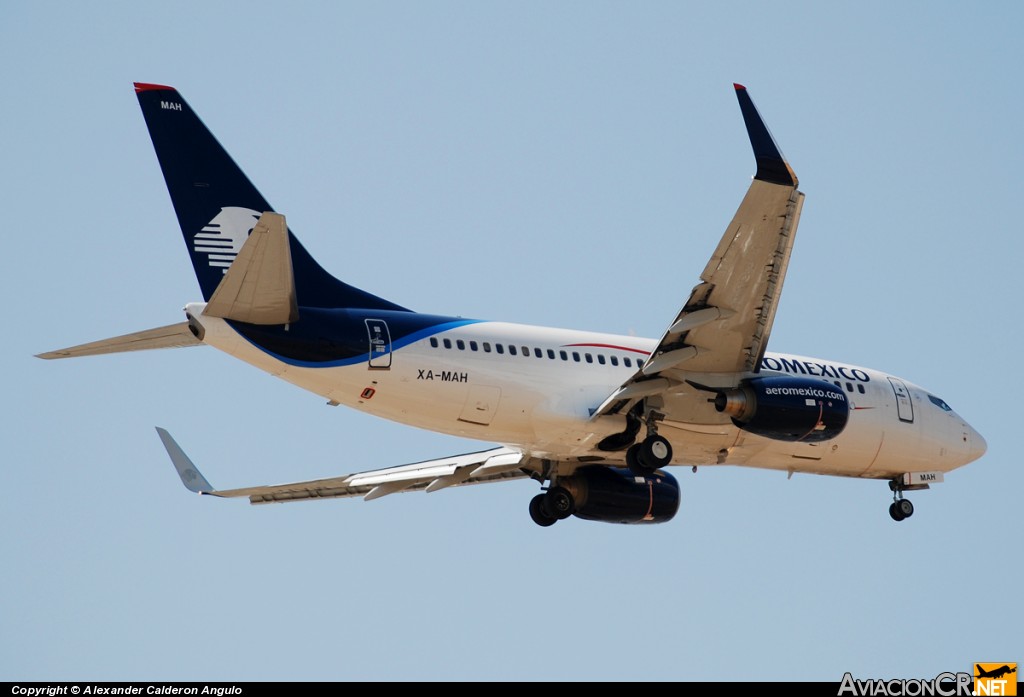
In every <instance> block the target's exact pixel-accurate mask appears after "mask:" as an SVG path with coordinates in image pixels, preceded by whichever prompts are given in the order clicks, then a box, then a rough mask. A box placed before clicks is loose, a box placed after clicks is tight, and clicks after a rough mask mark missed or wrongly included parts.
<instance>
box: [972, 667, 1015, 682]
mask: <svg viewBox="0 0 1024 697" xmlns="http://www.w3.org/2000/svg"><path fill="white" fill-rule="evenodd" d="M975 667H976V668H977V670H978V674H977V675H975V676H974V677H976V678H996V679H998V678H1001V677H1003V676H1004V675H1009V674H1010V673H1016V672H1017V668H1016V666H1014V667H1013V668H1011V667H1010V666H1009V665H1004V666H1001V667H999V668H995V669H994V670H982V669H981V668H980V667H978V666H977V665H976V666H975Z"/></svg>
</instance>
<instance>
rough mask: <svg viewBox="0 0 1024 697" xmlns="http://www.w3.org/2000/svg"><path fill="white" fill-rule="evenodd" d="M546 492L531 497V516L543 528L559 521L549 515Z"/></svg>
mask: <svg viewBox="0 0 1024 697" xmlns="http://www.w3.org/2000/svg"><path fill="white" fill-rule="evenodd" d="M544 498H545V496H544V494H537V495H536V496H534V497H533V498H532V499H530V517H531V518H532V519H533V522H535V523H536V524H537V525H539V526H541V527H542V528H546V527H550V526H552V525H554V524H555V523H556V522H558V519H557V518H554V517H552V516H550V515H548V511H547V507H546V506H545V505H544Z"/></svg>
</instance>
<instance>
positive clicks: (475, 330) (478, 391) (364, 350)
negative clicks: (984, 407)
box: [39, 83, 987, 527]
mask: <svg viewBox="0 0 1024 697" xmlns="http://www.w3.org/2000/svg"><path fill="white" fill-rule="evenodd" d="M734 89H735V94H736V97H737V99H738V101H739V106H740V112H741V115H742V118H743V121H744V124H745V126H746V130H747V135H748V137H749V140H750V143H751V147H752V149H753V152H754V159H755V163H756V173H755V174H754V177H753V181H752V182H751V184H750V188H749V190H748V191H747V193H746V195H745V197H744V198H743V200H742V202H741V203H740V205H739V208H738V209H737V211H736V214H735V216H734V217H733V219H732V221H731V222H730V223H729V225H728V227H727V228H726V232H725V234H724V235H723V236H722V238H721V240H720V242H719V243H718V246H717V248H716V249H715V250H714V252H713V254H712V255H711V258H710V260H709V261H708V263H707V266H706V267H705V269H704V271H703V273H701V274H700V278H699V279H698V283H697V284H696V286H695V287H694V288H693V290H692V291H691V292H690V294H689V296H688V297H687V298H686V300H685V302H684V303H683V306H682V309H680V311H679V312H678V313H677V314H676V316H675V317H674V318H672V320H671V321H670V322H669V323H668V324H667V327H666V329H665V331H664V333H663V334H662V335H661V337H660V338H657V339H650V338H640V337H635V336H620V335H615V334H607V333H599V332H590V331H578V330H570V329H558V328H549V327H540V326H528V325H523V324H512V323H506V322H498V321H489V320H478V319H466V318H462V317H453V316H445V315H433V314H421V313H419V312H415V311H413V310H411V309H409V308H406V307H405V306H403V305H399V304H397V303H395V302H393V301H391V300H387V299H384V298H382V297H379V296H376V295H373V294H371V293H369V292H367V291H364V290H362V289H359V288H356V287H354V286H351V285H349V284H347V283H345V282H343V281H342V280H340V279H338V278H336V277H334V276H332V275H331V274H330V273H328V272H327V271H325V270H324V269H323V267H321V266H320V265H319V264H318V263H317V262H316V261H315V260H314V259H313V257H312V255H310V253H309V252H308V251H307V250H306V249H305V247H303V246H302V244H301V243H300V242H299V240H298V239H297V238H296V237H295V236H294V235H293V234H292V232H291V230H289V228H288V225H287V222H286V220H285V217H284V216H283V215H282V214H281V213H280V212H277V211H275V210H274V208H272V207H271V206H270V204H268V203H267V201H266V200H265V199H264V198H263V196H262V195H261V194H260V193H259V191H257V189H256V188H255V186H254V185H253V184H252V183H251V182H250V181H249V179H248V178H247V177H246V175H245V174H244V173H243V172H242V170H241V169H240V168H239V167H238V165H236V164H235V162H234V161H233V160H232V159H231V157H230V156H229V155H228V153H227V152H226V151H225V150H224V148H223V147H222V146H221V145H220V143H219V142H218V141H217V140H216V138H215V137H214V136H213V135H212V134H211V132H210V131H209V130H208V129H207V128H206V126H205V125H204V124H203V122H202V121H201V120H200V119H199V117H198V116H197V115H196V113H195V112H194V111H193V110H192V108H191V107H190V106H189V105H188V103H187V102H186V101H185V100H184V98H183V97H182V96H181V94H179V92H178V91H177V90H176V89H174V88H172V87H168V86H164V85H156V84H149V83H135V91H136V95H137V97H138V100H139V104H140V106H141V108H142V113H143V116H144V118H145V121H146V125H147V126H148V129H149V134H150V137H151V139H152V141H153V146H154V148H155V150H156V155H157V159H158V160H159V163H160V167H161V169H162V171H163V175H164V178H165V180H166V183H167V187H168V191H169V193H170V197H171V202H172V204H173V207H174V211H175V213H176V215H177V218H178V223H179V226H180V228H181V232H182V234H183V235H184V239H185V244H186V247H187V248H188V252H189V255H190V257H191V260H192V265H193V269H194V271H195V274H196V278H197V280H198V281H199V286H200V290H201V292H202V296H203V302H192V303H189V304H187V305H186V306H185V308H184V312H185V321H183V322H179V323H177V324H172V325H169V326H164V327H160V328H157V329H151V330H147V331H142V332H135V333H132V334H127V335H123V336H119V337H115V338H112V339H105V340H101V341H97V342H92V343H89V344H83V345H80V346H74V347H71V348H67V349H62V350H59V351H52V352H48V353H43V354H39V357H40V358H44V359H54V358H67V357H74V356H85V355H98V354H107V353H119V352H123V351H134V350H142V349H154V348H168V347H184V346H194V345H202V344H206V345H209V346H213V347H215V348H217V349H220V350H221V351H224V352H225V353H227V354H229V355H231V356H234V357H235V358H238V359H240V360H242V361H245V362H246V363H249V364H251V365H253V366H255V367H257V368H259V369H260V370H263V371H265V372H267V373H270V374H271V375H273V376H275V377H277V378H280V379H282V380H285V381H287V382H289V383H292V384H293V385H297V386H298V387H301V388H303V389H305V390H308V391H310V392H312V393H314V394H317V395H319V396H320V397H322V398H324V399H326V400H327V402H328V404H330V405H334V406H337V405H341V404H343V405H345V406H348V407H352V408H354V409H359V410H360V411H364V412H367V413H369V414H373V415H376V416H379V417H383V418H386V419H391V420H393V421H397V422H400V423H403V424H408V425H411V426H416V427H419V428H424V429H429V430H432V431H437V432H441V433H447V434H451V435H453V436H460V437H463V438H469V439H475V440H480V441H487V442H489V443H492V444H495V445H493V447H488V448H487V449H484V450H481V451H479V452H472V453H468V454H463V455H457V456H454V457H447V458H440V459H436V460H427V461H424V462H417V463H413V464H407V465H401V466H396V467H388V468H384V469H375V470H369V471H362V472H358V473H355V474H349V475H345V476H340V477H334V478H328V479H320V480H315V481H304V482H296V483H291V484H282V485H274V486H253V487H246V488H238V489H216V488H214V487H213V486H211V485H210V483H209V482H208V481H207V479H206V478H205V477H204V476H203V475H202V474H201V473H200V472H199V470H198V469H197V468H196V466H195V464H194V463H193V462H192V461H191V460H190V459H189V457H188V456H187V455H186V454H185V452H184V451H183V450H182V448H181V447H180V446H179V445H178V444H177V443H176V442H175V440H174V439H173V438H172V437H171V435H170V434H169V433H168V432H167V431H166V430H164V429H162V428H158V429H157V432H158V434H159V437H160V439H161V441H162V443H163V445H164V447H165V449H166V450H167V453H168V455H169V456H170V459H171V461H172V463H173V464H174V466H175V468H176V470H177V472H178V474H179V476H180V478H181V480H182V483H183V484H184V485H185V487H186V488H187V489H188V490H190V491H192V492H196V493H199V494H201V495H210V496H218V497H224V498H232V497H248V498H249V501H250V502H251V503H253V504H263V503H280V502H289V501H299V500H309V499H318V498H344V497H357V496H359V497H362V498H363V499H365V500H367V501H370V500H373V499H377V498H380V497H383V496H387V495H390V494H395V493H399V492H411V491H425V492H428V493H433V492H437V491H439V490H442V489H445V488H448V487H455V486H467V485H471V484H485V483H492V482H501V481H505V480H510V479H523V478H531V479H533V480H535V481H536V482H538V484H539V485H540V488H541V492H540V493H539V494H537V495H536V496H534V497H533V498H532V499H531V500H530V503H529V513H530V517H531V518H532V520H533V521H534V522H535V523H537V524H538V525H540V526H544V527H547V526H550V525H553V524H554V523H555V522H557V521H559V520H563V519H566V518H568V517H570V516H575V517H577V518H580V519H584V520H594V521H600V522H608V523H626V524H653V523H662V522H666V521H668V520H670V519H672V518H673V517H674V516H675V514H676V512H677V511H678V509H679V502H680V486H679V482H678V481H677V479H676V478H675V477H674V476H673V475H672V474H671V473H670V472H669V471H668V469H667V468H669V467H670V466H688V467H691V468H692V469H693V471H694V472H696V471H697V468H698V467H704V466H712V465H737V466H743V467H757V468H765V469H771V470H778V471H781V472H786V473H788V475H789V476H792V475H793V474H794V473H810V474H819V475H831V476H839V477H853V478H861V479H864V478H867V479H877V480H884V481H887V482H888V484H889V488H890V490H891V492H892V503H891V504H890V505H889V514H890V516H891V517H892V519H893V520H896V521H901V520H904V519H906V518H909V517H910V516H911V515H912V514H913V512H914V506H913V504H912V503H911V502H910V500H909V499H907V498H905V496H904V494H905V492H907V491H915V490H921V489H927V488H928V487H929V486H930V485H931V484H935V483H938V482H941V481H943V478H944V474H945V473H947V472H950V471H952V470H954V469H956V468H958V467H962V466H964V465H966V464H968V463H970V462H972V461H974V460H976V459H978V458H980V457H981V456H982V455H983V454H984V453H985V450H986V447H987V446H986V443H985V440H984V439H983V438H982V436H981V435H980V434H978V432H977V431H975V430H974V429H973V428H972V427H971V426H970V425H969V424H968V423H967V421H965V420H964V419H963V418H962V417H960V416H959V415H958V414H957V413H956V412H955V411H954V410H953V409H952V408H951V407H950V406H949V405H948V404H947V403H946V402H945V401H944V400H942V399H941V398H939V397H937V396H936V395H935V394H934V393H932V392H931V391H929V390H926V389H924V388H922V387H919V386H917V385H915V384H913V383H911V382H909V381H907V380H904V379H903V378H900V377H897V376H894V375H891V374H889V373H886V372H883V371H878V370H874V369H870V368H865V367H861V366H857V365H852V364H849V363H844V362H839V361H832V360H823V359H818V358H810V357H805V356H800V355H792V354H784V353H775V352H771V351H767V344H768V339H769V336H770V334H771V329H772V324H773V321H774V318H775V313H776V311H777V309H778V303H779V298H780V295H781V292H782V286H783V281H784V280H785V276H786V270H787V266H788V263H789V259H790V254H791V251H792V248H793V241H794V236H795V233H796V229H797V224H798V222H799V219H800V212H801V209H802V206H803V202H804V194H803V193H801V192H800V191H799V189H798V180H797V177H796V174H795V173H794V171H793V169H792V168H791V167H790V165H789V163H788V162H787V160H786V159H785V158H784V157H783V156H782V153H781V151H780V150H779V148H778V145H777V144H776V142H775V140H774V138H773V137H772V135H771V134H770V133H769V131H768V128H767V127H766V125H765V123H764V121H763V119H762V118H761V115H760V114H759V112H758V110H757V108H756V107H755V106H754V103H753V101H752V100H751V98H750V96H749V94H748V92H747V89H746V88H745V87H744V86H742V85H739V84H736V85H734ZM647 282H648V284H649V285H652V286H654V287H657V286H658V285H659V283H658V280H657V279H648V281H647ZM672 290H673V288H672V287H664V288H662V289H661V292H666V291H669V292H671V291H672Z"/></svg>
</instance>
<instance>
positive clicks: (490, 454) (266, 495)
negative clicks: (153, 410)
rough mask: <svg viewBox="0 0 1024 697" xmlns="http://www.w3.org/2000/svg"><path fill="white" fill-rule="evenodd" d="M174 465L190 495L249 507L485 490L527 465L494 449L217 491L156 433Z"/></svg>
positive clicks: (519, 474) (166, 436)
mask: <svg viewBox="0 0 1024 697" xmlns="http://www.w3.org/2000/svg"><path fill="white" fill-rule="evenodd" d="M156 432H157V434H159V436H160V440H161V441H163V444H164V448H166V449H167V454H168V455H170V456H171V462H173V463H174V468H175V469H176V470H177V471H178V476H179V477H181V482H182V484H184V485H185V488H187V489H188V490H189V491H194V492H196V493H198V494H205V495H209V496H220V497H222V498H235V497H239V496H247V497H249V503H253V504H256V503H285V502H288V501H304V500H309V499H327V498H353V497H356V496H361V497H363V500H365V501H372V500H373V499H376V498H380V497H382V496H387V495H388V494H397V493H399V492H401V491H426V492H428V493H430V492H433V491H439V490H441V489H445V488H447V487H449V486H464V485H466V484H486V483H489V482H497V481H503V480H506V479H521V478H524V477H528V476H529V475H530V471H529V470H528V469H527V468H525V467H523V464H524V461H526V460H528V459H529V458H527V457H526V456H525V455H524V454H523V453H522V452H520V451H519V450H514V449H512V448H504V447H501V448H493V449H491V450H485V451H483V452H479V453H469V454H466V455H456V456H454V457H446V458H441V459H439V460H427V461H425V462H417V463H415V464H411V465H401V466H399V467H388V468H386V469H379V470H370V471H368V472H359V473H356V474H349V475H345V476H341V477H332V478H330V479H316V480H312V481H308V482H295V483H294V484H278V485H275V486H253V487H246V488H244V489H226V490H217V489H214V488H213V486H211V485H210V483H209V482H208V481H206V478H205V477H204V476H203V475H202V474H201V473H200V472H199V470H198V469H196V466H195V465H194V464H193V463H192V460H190V459H189V457H188V455H186V454H185V452H184V451H183V450H182V449H181V447H180V446H179V445H178V444H177V443H176V442H175V440H174V439H173V438H172V437H171V434H170V433H168V432H167V431H166V430H164V429H162V428H157V429H156Z"/></svg>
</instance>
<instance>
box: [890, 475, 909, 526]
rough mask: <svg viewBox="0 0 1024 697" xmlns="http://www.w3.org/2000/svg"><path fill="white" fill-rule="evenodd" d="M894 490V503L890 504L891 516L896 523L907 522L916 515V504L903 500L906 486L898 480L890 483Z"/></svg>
mask: <svg viewBox="0 0 1024 697" xmlns="http://www.w3.org/2000/svg"><path fill="white" fill-rule="evenodd" d="M889 489H891V490H892V503H891V504H889V516H890V517H891V518H892V519H893V520H895V521H897V522H898V521H901V520H906V519H907V518H909V517H910V516H912V515H914V504H912V503H911V502H910V500H909V499H905V498H903V491H904V486H903V485H902V484H901V483H900V482H899V481H897V480H893V481H891V482H889Z"/></svg>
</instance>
